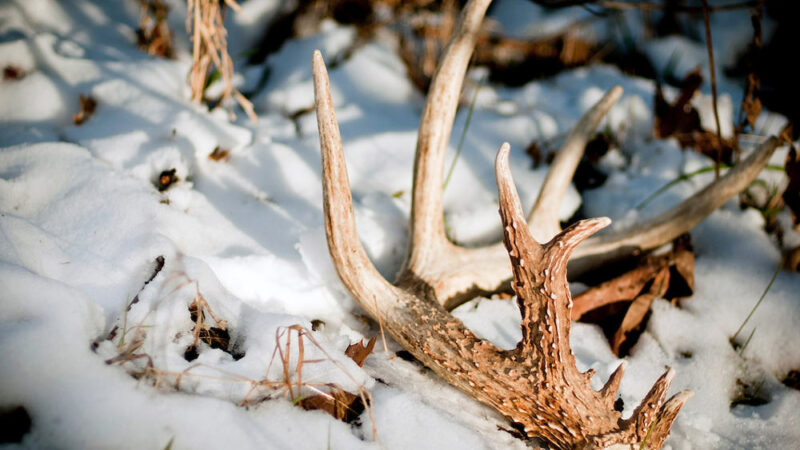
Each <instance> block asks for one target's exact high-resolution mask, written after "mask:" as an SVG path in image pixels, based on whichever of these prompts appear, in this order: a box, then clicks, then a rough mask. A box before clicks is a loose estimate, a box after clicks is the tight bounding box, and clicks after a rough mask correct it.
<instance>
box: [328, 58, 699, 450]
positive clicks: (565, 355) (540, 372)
mask: <svg viewBox="0 0 800 450" xmlns="http://www.w3.org/2000/svg"><path fill="white" fill-rule="evenodd" d="M314 63H315V64H322V59H321V55H320V54H319V53H315V56H314ZM327 84H328V80H327V77H325V76H323V77H321V78H318V79H317V87H318V88H319V87H327ZM317 95H318V97H317V104H318V106H320V107H323V105H326V106H330V96H329V95H328V94H327V91H320V90H319V89H318V90H317ZM319 121H320V139H321V140H322V170H323V197H324V209H325V231H326V235H327V239H328V246H329V250H330V253H331V258H332V259H333V263H334V266H335V267H336V271H337V272H338V274H339V277H340V278H341V279H342V282H343V283H344V284H345V286H346V287H347V289H348V290H349V291H350V292H351V293H352V294H353V296H354V297H355V299H356V301H357V302H358V303H359V305H361V307H362V308H364V309H365V310H366V311H367V312H368V313H369V314H370V315H371V316H372V317H374V318H376V319H378V320H379V321H380V322H381V323H383V325H384V327H385V329H386V330H387V331H388V332H389V334H391V335H392V337H394V339H395V340H397V341H398V342H399V343H400V344H401V345H402V346H403V347H404V348H406V349H407V350H408V351H410V352H411V353H412V354H413V355H414V356H415V357H416V358H417V359H419V360H420V361H421V362H422V363H424V364H425V365H426V366H428V367H430V368H431V369H433V371H434V372H436V373H437V374H438V375H439V376H441V377H442V378H444V379H445V380H447V381H448V382H449V383H450V384H452V385H454V386H456V387H457V388H459V389H461V390H462V391H464V392H466V393H468V394H469V395H471V396H472V397H474V398H476V399H478V400H480V401H482V402H484V403H486V404H488V405H490V406H492V407H494V408H495V409H496V410H497V411H499V412H500V413H502V414H503V415H505V416H506V417H508V418H509V419H511V420H512V421H514V422H516V423H518V424H520V425H521V426H522V427H523V428H524V430H525V432H526V433H527V434H528V435H529V436H532V437H541V438H544V439H547V440H548V441H549V442H551V443H552V444H553V445H555V446H557V447H559V448H574V447H583V446H596V447H606V446H609V445H613V444H640V443H642V442H643V441H644V439H645V437H646V438H647V445H648V446H650V447H651V448H658V447H659V446H660V445H661V443H662V442H663V441H664V439H665V438H666V437H667V435H668V434H669V430H670V428H671V425H672V422H673V421H674V420H675V417H676V416H677V414H678V411H679V410H680V408H681V406H682V405H683V403H684V402H685V401H686V400H687V399H688V398H689V396H690V395H691V393H690V392H688V391H684V392H681V393H679V394H677V395H675V396H674V397H672V398H671V399H670V400H669V401H668V402H666V403H664V398H665V396H666V392H667V388H668V387H669V384H670V381H671V380H672V376H673V372H672V371H671V370H670V371H668V372H667V373H666V374H664V375H663V376H662V377H661V378H659V380H658V381H657V382H656V384H655V385H654V386H653V388H652V389H651V390H650V392H649V393H648V394H647V396H646V397H645V399H644V400H643V401H642V403H641V405H640V406H639V407H638V408H637V409H636V410H635V411H634V413H633V415H632V416H631V417H630V418H629V419H622V417H621V415H620V413H619V412H617V411H616V410H614V400H615V399H616V396H617V390H618V389H619V384H620V382H621V380H622V374H623V371H624V368H625V363H624V362H623V363H622V364H621V365H620V366H619V368H617V370H616V371H615V372H614V373H613V374H612V375H611V377H610V378H609V380H608V382H607V383H606V385H605V387H603V389H601V390H600V391H595V390H593V389H592V388H591V386H590V381H591V377H592V375H593V374H594V371H592V370H590V371H588V372H586V373H581V372H579V371H578V369H577V368H576V366H575V357H574V355H573V354H572V351H571V350H570V347H569V331H570V312H571V311H570V310H571V308H572V297H571V296H570V293H569V288H568V284H567V277H566V270H567V260H568V258H569V255H570V253H572V251H573V250H574V249H575V247H576V246H577V245H578V244H579V243H580V242H581V241H583V240H584V239H585V238H586V237H588V236H589V235H591V234H592V233H594V232H595V231H597V230H598V229H600V228H603V227H605V226H606V225H608V224H609V223H610V220H609V219H606V218H602V219H589V220H584V221H581V222H578V223H576V224H575V225H573V226H571V227H569V228H567V229H566V230H564V231H562V232H560V233H559V234H558V235H556V236H555V237H554V238H553V239H552V240H551V241H550V242H548V243H547V244H544V245H540V244H539V243H538V242H536V240H535V239H534V237H533V236H532V235H531V233H530V231H529V229H528V226H527V224H526V221H525V217H524V216H523V214H522V207H521V206H520V204H519V198H518V196H517V192H516V189H515V188H514V184H513V181H512V179H511V173H510V171H509V169H508V151H509V146H508V144H504V145H503V147H502V148H501V149H500V152H499V153H498V155H497V161H496V163H495V168H496V173H497V187H498V192H499V196H500V216H501V218H502V220H503V226H504V228H503V230H504V239H503V240H504V242H505V244H506V246H507V249H508V254H509V255H510V257H511V265H512V268H513V275H514V283H513V287H514V290H515V291H516V293H517V295H518V302H519V307H520V311H521V312H522V340H521V341H520V342H519V344H517V347H516V348H515V349H514V350H509V351H505V350H501V349H498V348H497V347H495V346H494V345H492V344H491V343H489V342H487V341H484V340H481V339H479V338H478V337H476V336H475V335H474V334H473V333H472V332H471V331H470V330H469V329H467V328H466V327H465V326H464V324H463V323H461V321H460V320H458V319H456V318H455V317H453V316H452V315H450V314H449V313H448V312H447V311H445V309H444V308H443V307H442V306H441V305H440V304H438V303H436V302H434V301H432V300H431V299H429V298H425V295H426V294H427V293H426V292H420V290H419V288H420V284H418V283H410V284H408V285H402V284H401V285H397V286H395V285H392V284H390V283H389V282H388V281H386V280H385V279H384V278H383V277H382V276H381V275H380V274H379V273H378V271H377V269H375V266H374V265H373V264H372V263H371V262H370V260H369V258H368V257H367V254H366V251H365V250H364V248H363V246H362V245H361V242H360V241H359V239H358V234H357V232H356V226H355V215H354V213H353V207H352V198H351V195H350V182H349V180H348V178H347V168H346V167H345V163H344V154H343V152H342V146H341V141H340V139H339V132H338V126H337V124H336V119H335V117H334V116H333V115H332V114H331V115H326V116H324V117H322V116H321V117H319Z"/></svg>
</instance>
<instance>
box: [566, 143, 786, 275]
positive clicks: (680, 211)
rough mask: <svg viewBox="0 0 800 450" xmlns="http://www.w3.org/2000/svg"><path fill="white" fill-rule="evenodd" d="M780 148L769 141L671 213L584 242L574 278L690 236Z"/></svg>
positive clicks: (573, 267)
mask: <svg viewBox="0 0 800 450" xmlns="http://www.w3.org/2000/svg"><path fill="white" fill-rule="evenodd" d="M777 147H778V139H777V138H775V137H770V138H769V139H767V140H766V141H764V143H762V144H761V145H760V146H759V147H758V148H757V149H756V150H755V151H753V152H752V154H751V155H750V156H748V157H747V159H745V160H744V161H742V162H740V163H739V164H737V165H736V166H735V167H733V168H731V169H730V170H728V172H727V173H726V174H725V175H723V176H722V177H720V178H719V179H718V180H716V181H714V182H712V183H711V184H709V185H708V186H706V187H705V188H703V189H702V190H701V191H700V192H698V193H696V194H694V195H693V196H691V197H689V198H688V199H686V200H684V201H683V202H682V203H680V204H678V205H676V206H675V207H673V208H672V209H669V210H667V211H666V212H664V213H662V214H660V215H658V216H656V217H654V218H652V219H650V220H647V221H645V222H641V223H638V224H636V225H635V226H634V227H631V228H623V229H620V230H617V231H613V232H610V233H605V234H601V235H598V236H595V237H592V238H590V239H587V240H586V242H584V245H582V246H581V247H579V248H578V249H577V250H576V251H575V255H574V259H573V260H572V261H571V262H570V271H571V273H572V274H573V275H575V274H580V273H582V272H584V271H585V270H588V269H590V268H592V267H596V266H597V264H598V263H599V262H600V261H601V260H602V261H604V262H608V261H612V260H614V259H620V258H624V257H626V256H630V255H633V254H636V253H640V252H643V251H647V250H650V249H653V248H655V247H658V246H660V245H663V244H665V243H667V242H670V241H672V240H673V239H675V238H676V237H678V236H680V235H682V234H684V233H686V232H688V231H689V230H691V229H692V228H694V227H695V226H697V224H699V223H700V222H702V221H703V219H705V218H706V217H707V216H708V215H709V214H711V213H712V212H714V210H716V209H717V208H719V207H720V206H722V205H723V204H724V203H725V202H726V201H728V199H729V198H730V197H731V196H733V195H734V194H736V193H737V192H740V191H742V190H744V189H745V188H747V186H749V185H750V183H751V182H752V181H753V180H754V179H755V178H756V177H757V176H758V174H759V173H760V172H761V170H763V169H764V167H765V166H766V165H767V163H768V162H769V159H770V157H771V156H772V153H774V152H775V149H776V148H777Z"/></svg>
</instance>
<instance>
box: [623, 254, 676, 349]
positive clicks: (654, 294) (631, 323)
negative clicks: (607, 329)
mask: <svg viewBox="0 0 800 450" xmlns="http://www.w3.org/2000/svg"><path fill="white" fill-rule="evenodd" d="M669 278H670V274H669V268H663V269H661V270H660V271H659V272H658V273H657V274H656V277H655V279H654V280H653V282H652V284H651V285H650V289H648V290H647V292H645V293H643V294H640V295H638V296H637V297H636V298H635V299H634V300H633V303H631V306H630V307H629V308H628V311H627V312H625V317H624V318H623V319H622V323H621V324H620V325H619V328H617V331H615V332H614V337H613V339H612V341H611V350H612V351H613V352H614V353H615V354H616V355H619V354H620V350H621V348H622V344H623V343H625V341H626V340H627V339H628V334H629V333H631V332H632V331H634V330H635V329H637V328H639V327H640V326H642V322H643V321H644V318H645V317H646V316H647V313H648V312H650V305H652V304H653V300H655V299H656V298H660V297H663V296H664V294H666V292H667V288H668V287H669Z"/></svg>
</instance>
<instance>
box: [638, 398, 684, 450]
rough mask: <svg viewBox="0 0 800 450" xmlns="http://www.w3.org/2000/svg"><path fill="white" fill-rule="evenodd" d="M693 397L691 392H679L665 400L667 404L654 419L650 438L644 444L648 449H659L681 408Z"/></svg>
mask: <svg viewBox="0 0 800 450" xmlns="http://www.w3.org/2000/svg"><path fill="white" fill-rule="evenodd" d="M693 395H694V392H692V391H681V392H678V393H677V394H675V395H673V396H672V397H670V399H669V400H667V403H665V404H664V406H663V407H662V408H661V411H659V413H658V416H657V417H656V419H655V424H653V429H652V430H650V437H649V438H647V442H646V444H647V445H648V446H649V447H650V448H661V445H663V444H664V441H665V440H666V439H667V436H669V432H670V429H672V423H673V422H675V419H676V418H677V417H678V413H679V412H680V410H681V408H683V405H684V404H685V403H686V402H687V401H688V400H689V399H690V398H692V396H693Z"/></svg>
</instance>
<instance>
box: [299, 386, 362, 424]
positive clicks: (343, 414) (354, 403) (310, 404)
mask: <svg viewBox="0 0 800 450" xmlns="http://www.w3.org/2000/svg"><path fill="white" fill-rule="evenodd" d="M297 404H298V405H300V406H301V407H302V408H303V409H306V410H319V411H325V412H326V413H328V414H330V415H331V416H333V417H335V418H337V419H339V420H341V421H342V422H347V423H352V422H354V421H355V420H356V419H358V417H359V416H360V415H361V413H362V412H364V402H363V401H362V400H361V397H360V396H358V395H355V394H351V393H349V392H347V391H345V390H343V389H341V388H338V387H336V386H333V387H331V391H330V392H328V393H327V394H316V395H311V396H309V397H303V398H302V399H301V400H300V401H299V402H297Z"/></svg>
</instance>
